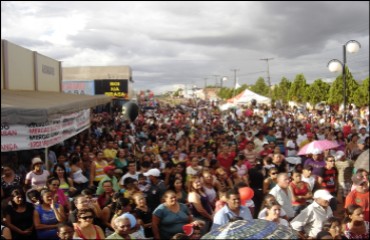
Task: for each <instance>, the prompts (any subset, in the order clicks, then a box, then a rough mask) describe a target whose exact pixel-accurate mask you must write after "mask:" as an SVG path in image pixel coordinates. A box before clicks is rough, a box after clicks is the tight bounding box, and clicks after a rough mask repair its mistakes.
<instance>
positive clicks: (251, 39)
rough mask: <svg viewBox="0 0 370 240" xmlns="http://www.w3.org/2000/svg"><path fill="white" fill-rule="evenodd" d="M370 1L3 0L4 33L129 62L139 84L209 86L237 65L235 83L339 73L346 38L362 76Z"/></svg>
mask: <svg viewBox="0 0 370 240" xmlns="http://www.w3.org/2000/svg"><path fill="white" fill-rule="evenodd" d="M368 6H369V2H368V1H366V2H359V1H355V2H353V1H351V2H349V1H348V2H323V1H321V2H320V1H319V2H317V1H316V2H127V1H126V2H78V1H77V2H63V1H59V2H38V1H33V2H11V1H10V2H2V3H1V20H2V23H1V33H2V38H4V39H7V40H9V41H11V42H14V43H15V44H19V45H21V46H23V47H26V48H30V49H32V50H35V51H38V52H40V53H42V54H44V55H47V56H49V57H52V58H54V59H57V60H60V61H62V62H63V66H87V65H95V66H101V65H130V66H131V67H132V68H133V75H134V80H135V87H136V88H137V89H143V88H144V89H146V88H150V89H160V88H161V87H165V86H171V85H176V84H187V85H194V84H196V85H197V86H203V85H204V78H206V77H207V78H208V80H207V82H208V83H209V84H215V82H216V77H215V76H213V75H219V77H218V79H219V78H220V77H221V76H227V77H228V78H229V80H228V81H227V82H225V85H226V86H229V87H231V86H232V85H233V79H234V75H233V72H232V71H231V69H238V71H237V79H238V81H239V83H241V84H243V83H247V84H253V83H254V81H256V80H257V78H258V77H260V76H261V77H264V78H265V79H266V76H267V74H266V67H267V65H266V62H265V61H261V60H260V59H261V58H267V57H269V58H274V59H273V60H272V61H271V62H270V75H271V81H272V83H278V82H280V80H281V78H282V77H284V76H285V77H287V78H288V79H290V80H294V78H295V76H296V75H297V74H300V73H303V74H304V75H305V77H306V79H307V81H308V82H309V83H310V82H312V81H314V80H315V79H318V78H335V77H336V75H335V74H333V73H330V72H329V71H328V70H327V68H326V64H327V62H328V61H329V60H330V59H332V58H338V59H341V58H342V45H343V44H344V43H346V42H347V41H348V40H350V39H356V40H358V41H360V42H361V44H362V48H361V51H360V52H359V53H357V54H355V55H348V66H349V67H350V69H351V71H353V73H354V74H353V75H354V76H355V77H356V78H358V79H359V80H362V79H364V78H365V77H367V76H368V74H369V54H368V53H369V7H368Z"/></svg>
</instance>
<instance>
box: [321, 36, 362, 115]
mask: <svg viewBox="0 0 370 240" xmlns="http://www.w3.org/2000/svg"><path fill="white" fill-rule="evenodd" d="M360 48H361V44H360V43H359V42H358V41H356V40H349V41H348V42H346V44H344V45H343V62H341V61H340V60H338V59H332V60H330V61H329V63H328V68H329V71H330V72H342V78H343V112H344V120H345V121H346V120H347V119H346V116H347V114H346V106H347V96H346V95H347V94H346V91H347V90H346V88H347V86H346V85H347V79H346V64H347V51H348V52H349V53H356V52H358V50H359V49H360Z"/></svg>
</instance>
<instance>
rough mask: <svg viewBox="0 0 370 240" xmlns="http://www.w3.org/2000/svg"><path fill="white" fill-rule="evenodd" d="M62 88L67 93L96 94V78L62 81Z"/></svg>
mask: <svg viewBox="0 0 370 240" xmlns="http://www.w3.org/2000/svg"><path fill="white" fill-rule="evenodd" d="M62 89H63V92H65V93H73V94H82V95H91V96H93V95H95V83H94V80H86V81H78V80H77V81H62Z"/></svg>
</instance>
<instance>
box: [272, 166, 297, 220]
mask: <svg viewBox="0 0 370 240" xmlns="http://www.w3.org/2000/svg"><path fill="white" fill-rule="evenodd" d="M289 183H290V179H289V176H288V173H286V172H283V173H279V174H278V176H277V184H276V186H275V187H273V188H272V189H271V190H270V192H269V193H270V194H271V195H274V196H275V198H276V200H277V201H278V202H279V204H280V205H281V207H282V208H283V209H284V211H285V212H286V215H287V216H288V219H292V218H293V217H294V209H293V205H292V193H291V192H290V190H289Z"/></svg>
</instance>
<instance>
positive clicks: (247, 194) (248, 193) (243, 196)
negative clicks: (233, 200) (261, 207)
mask: <svg viewBox="0 0 370 240" xmlns="http://www.w3.org/2000/svg"><path fill="white" fill-rule="evenodd" d="M239 194H240V201H241V203H242V205H245V203H246V201H247V200H251V199H252V198H253V196H254V191H253V189H252V188H250V187H242V188H239Z"/></svg>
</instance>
